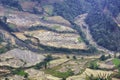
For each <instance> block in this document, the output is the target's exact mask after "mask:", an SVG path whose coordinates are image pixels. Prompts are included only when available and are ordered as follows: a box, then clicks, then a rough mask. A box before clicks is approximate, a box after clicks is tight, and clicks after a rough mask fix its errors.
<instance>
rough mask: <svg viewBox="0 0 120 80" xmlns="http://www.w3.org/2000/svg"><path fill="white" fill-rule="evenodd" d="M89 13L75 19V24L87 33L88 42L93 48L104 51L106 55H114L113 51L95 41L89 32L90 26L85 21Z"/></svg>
mask: <svg viewBox="0 0 120 80" xmlns="http://www.w3.org/2000/svg"><path fill="white" fill-rule="evenodd" d="M87 15H88V14H87V13H86V14H82V15H79V16H78V17H76V18H75V23H76V24H77V25H79V26H80V28H81V30H82V31H83V32H84V33H85V35H86V38H87V40H88V41H89V43H90V44H91V45H93V46H95V47H96V48H97V49H98V50H100V51H104V52H105V53H109V54H112V53H114V52H113V51H110V50H108V49H106V48H104V47H102V46H99V45H98V44H97V43H96V42H95V41H94V39H93V37H92V35H91V33H90V30H89V26H88V25H87V24H86V23H85V19H86V17H87Z"/></svg>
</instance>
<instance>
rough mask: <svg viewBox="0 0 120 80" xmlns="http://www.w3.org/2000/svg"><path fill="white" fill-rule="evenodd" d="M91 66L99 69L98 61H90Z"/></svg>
mask: <svg viewBox="0 0 120 80" xmlns="http://www.w3.org/2000/svg"><path fill="white" fill-rule="evenodd" d="M89 68H90V69H99V65H98V64H97V61H91V62H90V63H89Z"/></svg>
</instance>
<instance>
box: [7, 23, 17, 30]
mask: <svg viewBox="0 0 120 80" xmlns="http://www.w3.org/2000/svg"><path fill="white" fill-rule="evenodd" d="M8 27H9V28H10V29H12V30H14V29H15V28H16V25H15V24H12V23H8Z"/></svg>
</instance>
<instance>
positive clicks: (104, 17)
mask: <svg viewBox="0 0 120 80" xmlns="http://www.w3.org/2000/svg"><path fill="white" fill-rule="evenodd" d="M54 7H55V9H54V12H55V14H57V15H60V16H63V17H64V18H65V19H67V20H69V21H70V22H73V21H74V18H75V17H76V16H78V15H80V14H82V13H86V12H87V13H88V16H87V19H86V23H87V24H88V25H89V26H90V27H89V29H90V31H91V34H92V36H93V38H94V40H95V41H96V42H97V44H99V45H101V46H103V47H105V48H107V49H109V50H112V51H120V42H119V41H120V35H119V34H120V28H119V27H118V26H117V24H116V23H115V22H114V20H113V19H112V17H111V16H116V15H118V13H119V12H120V8H119V7H120V1H119V0H116V1H113V0H84V1H83V0H65V1H64V2H63V3H55V4H54ZM105 8H107V9H108V10H109V11H110V12H108V13H104V9H105Z"/></svg>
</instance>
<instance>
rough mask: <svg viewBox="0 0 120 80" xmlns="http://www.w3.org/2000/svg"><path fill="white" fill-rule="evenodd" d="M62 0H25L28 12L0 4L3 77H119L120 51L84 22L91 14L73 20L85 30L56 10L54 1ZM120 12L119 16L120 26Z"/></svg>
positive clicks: (0, 70)
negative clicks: (101, 41) (99, 40)
mask: <svg viewBox="0 0 120 80" xmlns="http://www.w3.org/2000/svg"><path fill="white" fill-rule="evenodd" d="M62 1H63V0H43V1H42V3H43V5H41V4H38V2H36V1H35V2H33V1H32V0H26V1H24V0H21V1H20V4H21V7H22V8H23V11H19V10H17V9H14V8H13V7H11V8H9V7H5V6H4V7H3V6H2V5H0V16H1V17H0V21H1V20H3V22H4V23H3V24H4V25H1V24H0V80H88V79H86V77H89V76H92V77H103V78H106V77H108V76H110V75H111V77H113V78H112V80H120V78H119V75H120V71H119V66H120V54H119V53H117V54H113V52H112V51H109V50H107V49H105V48H103V47H101V46H99V45H97V44H96V42H95V41H94V39H93V38H92V35H91V34H90V31H89V26H88V24H86V23H85V19H86V17H87V16H88V13H84V14H81V15H78V16H77V17H76V18H75V19H74V20H73V22H74V23H75V24H76V26H77V27H78V29H79V31H80V30H81V32H79V31H78V29H75V27H76V26H74V25H75V24H74V25H73V24H72V23H70V22H69V21H68V20H66V19H65V18H64V17H62V16H59V15H56V14H53V10H54V7H53V5H51V4H53V3H57V2H62ZM46 2H48V3H49V4H46ZM44 4H45V5H44ZM36 10H37V11H38V12H37V11H36ZM34 11H35V12H36V14H34ZM119 16H120V14H119V15H118V16H117V17H116V18H115V19H114V20H115V22H116V23H117V24H118V25H119V24H120V22H119V21H120V17H119ZM5 17H6V18H7V19H6V21H5ZM7 25H8V26H7ZM5 27H7V28H9V29H10V31H7V28H5ZM11 30H13V31H11ZM83 37H86V38H83ZM2 38H3V40H1V39H2ZM84 39H86V40H88V42H89V43H90V45H87V44H86V43H85V41H84ZM116 75H117V77H116ZM89 80H90V79H89Z"/></svg>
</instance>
